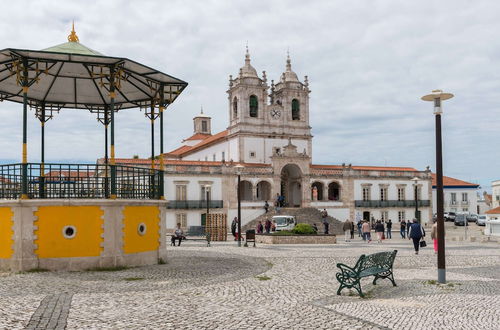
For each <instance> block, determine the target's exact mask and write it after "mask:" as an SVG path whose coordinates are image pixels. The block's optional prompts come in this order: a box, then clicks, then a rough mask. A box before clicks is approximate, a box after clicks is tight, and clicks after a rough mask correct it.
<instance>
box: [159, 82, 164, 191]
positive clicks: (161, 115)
mask: <svg viewBox="0 0 500 330" xmlns="http://www.w3.org/2000/svg"><path fill="white" fill-rule="evenodd" d="M164 110H165V96H164V86H163V85H161V87H160V181H159V185H160V199H165V189H164V187H163V184H164V183H163V179H164V177H163V176H164V171H165V164H164V161H163V111H164Z"/></svg>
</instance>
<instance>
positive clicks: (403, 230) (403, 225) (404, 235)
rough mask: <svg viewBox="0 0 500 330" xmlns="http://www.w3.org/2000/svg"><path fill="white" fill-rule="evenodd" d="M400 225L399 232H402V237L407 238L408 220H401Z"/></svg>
mask: <svg viewBox="0 0 500 330" xmlns="http://www.w3.org/2000/svg"><path fill="white" fill-rule="evenodd" d="M399 225H400V229H399V233H400V234H401V238H402V239H405V238H406V221H405V220H401V222H400V223H399Z"/></svg>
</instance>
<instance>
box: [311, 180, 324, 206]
mask: <svg viewBox="0 0 500 330" xmlns="http://www.w3.org/2000/svg"><path fill="white" fill-rule="evenodd" d="M323 187H324V186H323V183H321V182H314V183H313V184H312V185H311V200H312V201H313V202H314V201H322V200H323V189H324V188H323Z"/></svg>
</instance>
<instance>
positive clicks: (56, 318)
mask: <svg viewBox="0 0 500 330" xmlns="http://www.w3.org/2000/svg"><path fill="white" fill-rule="evenodd" d="M71 297H72V295H71V294H68V293H60V294H56V295H48V296H46V297H45V298H43V300H42V301H41V302H40V306H38V308H37V310H36V311H35V313H33V315H32V316H31V319H30V321H29V323H28V326H27V327H26V329H65V328H66V319H67V318H68V313H69V308H70V305H71Z"/></svg>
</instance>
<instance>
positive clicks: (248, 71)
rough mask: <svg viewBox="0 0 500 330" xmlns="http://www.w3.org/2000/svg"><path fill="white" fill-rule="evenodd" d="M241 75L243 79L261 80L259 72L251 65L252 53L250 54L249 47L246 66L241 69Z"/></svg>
mask: <svg viewBox="0 0 500 330" xmlns="http://www.w3.org/2000/svg"><path fill="white" fill-rule="evenodd" d="M240 73H241V76H242V77H243V78H246V77H251V78H259V76H258V75H257V70H255V68H254V67H253V66H252V65H251V64H250V53H249V52H248V47H247V52H246V54H245V65H244V66H243V67H242V68H241V69H240Z"/></svg>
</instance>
